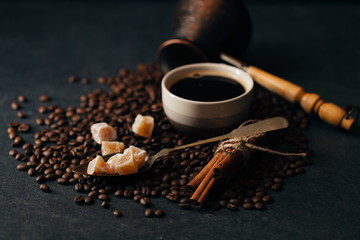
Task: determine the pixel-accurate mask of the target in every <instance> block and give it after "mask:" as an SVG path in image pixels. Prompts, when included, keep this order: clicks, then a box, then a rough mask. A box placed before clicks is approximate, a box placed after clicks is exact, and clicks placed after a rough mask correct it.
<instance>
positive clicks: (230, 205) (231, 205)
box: [226, 203, 238, 210]
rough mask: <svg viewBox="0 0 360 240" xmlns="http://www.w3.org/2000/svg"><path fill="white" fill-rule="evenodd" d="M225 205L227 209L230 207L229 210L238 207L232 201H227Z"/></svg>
mask: <svg viewBox="0 0 360 240" xmlns="http://www.w3.org/2000/svg"><path fill="white" fill-rule="evenodd" d="M226 207H227V208H228V209H230V210H237V209H238V208H237V206H236V204H232V203H228V204H227V205H226Z"/></svg>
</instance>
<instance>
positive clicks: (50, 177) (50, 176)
mask: <svg viewBox="0 0 360 240" xmlns="http://www.w3.org/2000/svg"><path fill="white" fill-rule="evenodd" d="M45 178H46V179H47V180H50V181H52V180H55V179H57V178H58V176H56V174H55V173H49V174H46V175H45Z"/></svg>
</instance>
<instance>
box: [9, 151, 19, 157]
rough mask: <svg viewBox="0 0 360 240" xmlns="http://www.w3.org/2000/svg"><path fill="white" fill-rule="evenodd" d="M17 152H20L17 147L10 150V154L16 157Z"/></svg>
mask: <svg viewBox="0 0 360 240" xmlns="http://www.w3.org/2000/svg"><path fill="white" fill-rule="evenodd" d="M17 154H18V152H17V151H16V150H15V149H11V150H10V151H9V155H10V156H12V157H15V156H16V155H17Z"/></svg>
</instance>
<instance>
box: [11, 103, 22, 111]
mask: <svg viewBox="0 0 360 240" xmlns="http://www.w3.org/2000/svg"><path fill="white" fill-rule="evenodd" d="M11 108H12V109H13V110H19V109H20V108H21V107H20V104H18V103H17V102H12V103H11Z"/></svg>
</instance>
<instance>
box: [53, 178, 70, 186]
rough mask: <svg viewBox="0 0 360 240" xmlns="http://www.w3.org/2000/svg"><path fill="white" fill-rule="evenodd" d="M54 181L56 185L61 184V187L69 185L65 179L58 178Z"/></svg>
mask: <svg viewBox="0 0 360 240" xmlns="http://www.w3.org/2000/svg"><path fill="white" fill-rule="evenodd" d="M56 181H57V183H58V184H61V185H67V184H69V180H68V179H66V178H61V177H60V178H58V179H56Z"/></svg>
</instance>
